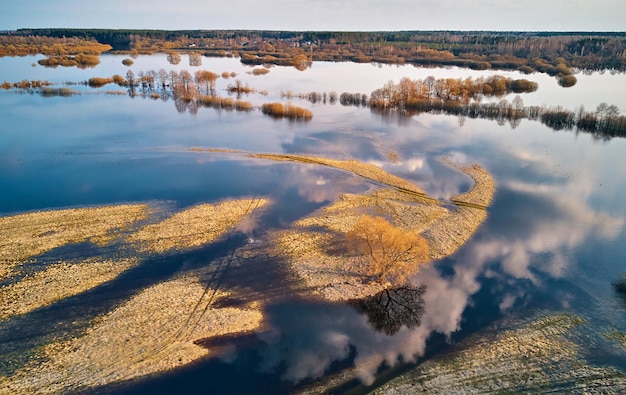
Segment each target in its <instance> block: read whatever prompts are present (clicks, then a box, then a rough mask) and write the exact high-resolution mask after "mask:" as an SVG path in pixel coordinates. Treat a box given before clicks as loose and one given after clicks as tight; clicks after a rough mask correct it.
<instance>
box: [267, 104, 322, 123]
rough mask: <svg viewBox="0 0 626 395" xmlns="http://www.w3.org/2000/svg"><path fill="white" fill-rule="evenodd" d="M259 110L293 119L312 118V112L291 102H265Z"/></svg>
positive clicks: (274, 115)
mask: <svg viewBox="0 0 626 395" xmlns="http://www.w3.org/2000/svg"><path fill="white" fill-rule="evenodd" d="M261 112H263V114H266V115H271V116H273V117H276V118H289V119H294V120H305V121H306V120H309V119H311V118H313V113H312V112H311V111H309V110H307V109H305V108H301V107H297V106H294V105H291V104H285V105H283V104H282V103H265V104H263V105H262V106H261Z"/></svg>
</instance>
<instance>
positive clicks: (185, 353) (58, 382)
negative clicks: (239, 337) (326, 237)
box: [0, 275, 263, 394]
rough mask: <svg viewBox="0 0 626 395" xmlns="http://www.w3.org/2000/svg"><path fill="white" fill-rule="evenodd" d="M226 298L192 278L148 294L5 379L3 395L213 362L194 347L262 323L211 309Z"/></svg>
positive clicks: (249, 312) (249, 313)
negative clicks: (208, 339)
mask: <svg viewBox="0 0 626 395" xmlns="http://www.w3.org/2000/svg"><path fill="white" fill-rule="evenodd" d="M224 296H227V294H225V293H223V292H218V291H215V290H212V289H205V287H204V286H203V285H202V284H201V283H200V282H199V281H198V279H197V277H196V276H191V275H188V276H184V277H180V278H177V279H173V280H170V281H167V282H164V283H160V284H157V285H154V286H152V287H150V288H147V289H145V290H144V291H142V292H140V293H139V294H137V295H135V296H134V297H133V298H132V299H130V300H129V301H128V302H126V303H125V304H123V305H121V306H119V307H118V308H116V309H115V310H113V311H112V312H110V313H109V314H106V315H104V316H102V317H100V318H98V319H96V320H95V321H94V322H93V325H92V326H91V327H90V328H89V329H88V330H87V331H86V333H85V334H84V335H82V336H80V337H77V338H73V339H71V340H69V341H67V342H62V343H52V344H49V345H47V346H46V347H44V349H43V350H42V355H39V358H37V360H35V361H33V363H31V364H29V365H28V366H26V367H24V368H23V369H21V370H19V371H17V372H16V373H15V374H14V375H12V376H11V377H5V378H0V392H1V393H12V394H15V393H20V394H26V393H34V392H37V393H59V392H62V393H67V392H75V391H78V390H85V389H89V388H93V387H96V386H101V385H106V384H110V383H114V382H119V381H123V380H129V379H132V378H135V377H140V376H143V375H147V374H151V373H156V372H161V371H167V370H170V369H173V368H176V367H179V366H182V365H185V364H187V363H190V362H192V361H194V360H197V359H199V358H203V357H206V356H208V355H211V354H212V353H214V351H219V350H208V349H206V348H203V347H200V346H197V345H195V344H194V341H195V340H199V339H203V338H207V337H213V336H219V335H226V334H233V333H238V332H244V331H252V330H255V329H258V328H259V327H260V325H261V323H262V320H263V316H262V314H261V312H260V311H259V310H258V307H257V306H248V307H245V308H230V307H227V308H219V309H214V308H211V307H210V306H211V303H213V302H214V301H216V300H218V299H219V298H222V297H224ZM198 306H200V307H198ZM205 306H207V309H206V310H205Z"/></svg>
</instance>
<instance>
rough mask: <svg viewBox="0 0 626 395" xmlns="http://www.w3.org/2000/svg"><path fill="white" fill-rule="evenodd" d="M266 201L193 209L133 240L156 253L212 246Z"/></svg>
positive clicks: (144, 249) (230, 202) (246, 200)
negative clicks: (209, 244)
mask: <svg viewBox="0 0 626 395" xmlns="http://www.w3.org/2000/svg"><path fill="white" fill-rule="evenodd" d="M268 203H269V201H268V200H267V199H264V198H258V199H240V200H232V201H225V202H221V203H218V204H203V205H199V206H196V207H192V208H190V209H187V210H185V211H182V212H180V213H177V214H174V215H173V216H172V217H170V218H168V219H166V220H164V221H162V222H160V223H158V224H152V225H147V226H145V227H144V228H142V229H140V230H139V231H138V232H137V233H135V234H133V235H131V236H130V237H129V241H131V242H133V243H138V244H139V249H140V250H143V251H150V252H154V253H164V252H168V251H171V250H181V249H188V248H192V247H198V246H201V245H203V244H207V243H210V242H212V241H214V240H216V239H218V238H219V237H221V236H222V235H223V234H224V233H225V232H226V231H227V230H229V229H231V228H232V227H234V226H235V225H236V224H237V223H238V222H239V221H240V220H242V219H243V218H244V217H245V216H247V215H250V214H252V213H253V212H254V210H256V209H258V208H261V207H263V206H265V205H266V204H268Z"/></svg>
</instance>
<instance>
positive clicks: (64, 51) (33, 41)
mask: <svg viewBox="0 0 626 395" xmlns="http://www.w3.org/2000/svg"><path fill="white" fill-rule="evenodd" d="M111 49H112V47H111V46H110V45H108V44H100V43H99V42H97V41H95V40H84V39H81V38H77V37H68V38H65V37H63V38H56V37H46V36H16V35H13V36H7V35H0V56H26V55H35V54H43V55H47V56H66V55H77V54H81V53H82V54H94V55H96V54H100V53H102V52H106V51H109V50H111Z"/></svg>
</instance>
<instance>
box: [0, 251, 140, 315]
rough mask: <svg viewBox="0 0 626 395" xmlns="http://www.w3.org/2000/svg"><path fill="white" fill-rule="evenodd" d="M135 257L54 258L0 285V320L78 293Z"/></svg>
mask: <svg viewBox="0 0 626 395" xmlns="http://www.w3.org/2000/svg"><path fill="white" fill-rule="evenodd" d="M136 263H137V259H119V260H104V259H89V260H86V261H81V262H58V263H55V264H51V265H48V266H47V267H46V269H45V270H43V271H40V272H36V273H34V274H32V275H28V276H26V277H24V278H23V279H21V280H20V281H18V282H16V283H12V284H9V285H6V286H4V287H2V288H0V321H1V320H4V319H7V318H9V317H13V316H15V315H19V314H26V313H29V312H31V311H33V310H35V309H38V308H40V307H44V306H49V305H50V304H52V303H54V302H56V301H58V300H61V299H63V298H67V297H69V296H73V295H78V294H80V293H81V292H84V291H87V290H89V289H91V288H94V287H96V286H98V285H100V284H102V283H105V282H107V281H110V280H112V279H113V278H115V277H117V276H118V275H119V274H120V273H122V272H123V271H125V270H127V269H129V268H130V267H132V266H134V265H135V264H136Z"/></svg>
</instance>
